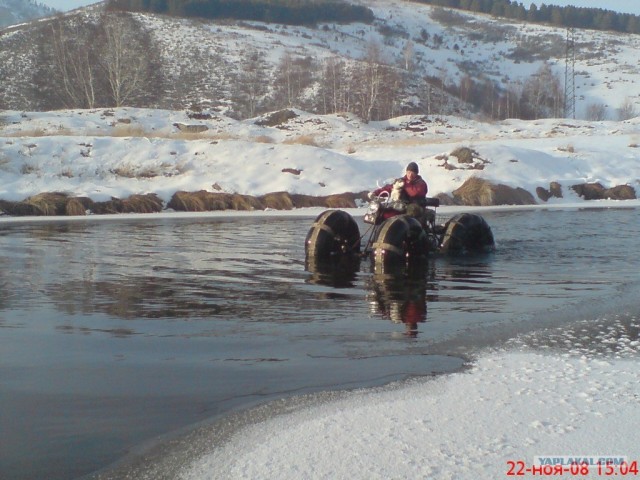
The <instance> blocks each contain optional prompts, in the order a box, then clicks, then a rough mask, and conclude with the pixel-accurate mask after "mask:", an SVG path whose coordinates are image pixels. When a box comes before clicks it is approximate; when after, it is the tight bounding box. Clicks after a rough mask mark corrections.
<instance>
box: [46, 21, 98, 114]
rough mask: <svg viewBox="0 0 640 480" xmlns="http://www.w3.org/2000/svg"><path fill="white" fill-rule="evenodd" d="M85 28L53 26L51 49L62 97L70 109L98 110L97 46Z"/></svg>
mask: <svg viewBox="0 0 640 480" xmlns="http://www.w3.org/2000/svg"><path fill="white" fill-rule="evenodd" d="M90 38H91V35H87V30H86V29H85V28H83V29H81V28H79V27H78V26H77V25H71V26H69V25H65V23H63V22H61V21H60V22H54V23H52V24H51V48H52V49H53V61H54V65H53V67H54V69H55V72H54V73H56V74H57V75H56V76H57V78H58V80H59V86H58V88H59V89H60V94H61V96H62V98H63V102H64V104H65V106H67V107H70V108H94V107H95V106H96V92H97V83H98V79H99V78H100V77H99V75H97V72H96V65H97V58H96V54H95V47H94V45H93V44H92V43H91V41H90Z"/></svg>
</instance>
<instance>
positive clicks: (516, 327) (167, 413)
mask: <svg viewBox="0 0 640 480" xmlns="http://www.w3.org/2000/svg"><path fill="white" fill-rule="evenodd" d="M483 215H484V216H485V218H486V219H487V221H488V222H489V224H490V225H491V226H492V228H493V231H494V235H495V237H496V239H497V243H498V248H497V251H496V253H495V254H492V255H488V256H483V257H477V258H466V259H464V258H463V259H444V258H438V259H433V260H431V261H429V262H428V264H427V265H425V266H424V267H423V268H422V269H420V270H418V271H417V272H415V273H413V274H412V275H410V276H400V277H398V276H385V275H377V274H374V273H373V272H372V271H371V268H370V266H369V264H368V263H367V262H364V261H363V262H362V263H361V264H360V266H359V268H358V270H357V271H352V272H350V273H348V274H340V273H339V272H329V273H328V274H320V273H317V272H309V271H306V270H305V262H304V245H303V241H304V237H305V234H306V231H307V229H308V228H309V226H310V224H311V222H312V219H313V218H312V217H306V218H302V217H280V216H274V217H262V216H258V217H235V218H232V217H196V218H184V217H175V218H173V217H171V218H153V217H144V218H142V219H137V220H130V219H117V218H116V219H113V220H111V219H109V220H104V219H103V220H99V221H95V220H86V221H85V220H82V221H64V220H59V221H53V222H21V223H6V222H5V223H0V262H1V265H2V269H1V270H0V406H1V410H0V431H1V435H0V478H2V479H44V478H47V479H50V480H56V479H72V478H78V477H81V476H83V475H87V474H89V473H91V472H95V471H97V470H100V469H104V468H105V467H107V466H109V465H110V464H112V463H113V462H115V461H117V460H119V459H121V458H122V457H124V456H125V455H127V454H128V453H130V452H131V451H132V449H134V448H136V447H137V446H139V445H141V444H144V443H146V442H149V441H152V440H153V439H156V438H158V437H159V436H160V435H164V434H170V433H171V432H176V431H179V430H180V429H184V428H185V427H188V426H189V425H193V424H195V423H197V422H202V421H205V420H207V419H211V418H215V417H216V416H219V415H221V414H227V413H229V412H230V411H232V410H234V409H237V408H239V407H247V406H251V405H256V404H259V403H262V402H265V401H268V400H270V399H275V398H283V397H289V396H293V395H297V394H302V393H309V392H316V391H321V390H326V389H343V388H353V387H361V386H373V385H381V384H385V383H387V382H390V381H393V380H397V379H401V378H404V377H406V376H409V375H429V374H434V373H441V372H450V371H455V370H457V369H460V368H461V367H462V366H463V365H464V363H465V358H466V356H467V355H468V354H469V353H470V352H472V351H473V350H474V349H475V348H477V347H478V346H482V345H486V344H495V343H499V342H501V341H503V340H504V339H506V338H509V337H510V336H512V335H515V334H517V333H519V332H526V331H529V330H532V329H536V328H539V327H541V326H545V325H559V324H564V323H568V322H571V321H574V320H583V319H585V318H587V319H589V318H594V319H595V318H597V317H606V316H607V315H610V314H612V313H620V312H624V311H629V310H634V309H635V311H637V310H638V308H639V305H638V304H639V302H638V300H637V299H636V298H635V297H636V292H637V291H638V286H639V284H640V278H639V275H638V270H639V269H638V267H639V266H640V261H639V260H638V259H639V256H638V247H637V242H638V238H640V209H637V208H619V209H580V210H577V209H557V210H524V211H514V210H507V211H494V212H486V213H483ZM361 227H362V231H363V232H364V230H365V227H364V225H363V224H361Z"/></svg>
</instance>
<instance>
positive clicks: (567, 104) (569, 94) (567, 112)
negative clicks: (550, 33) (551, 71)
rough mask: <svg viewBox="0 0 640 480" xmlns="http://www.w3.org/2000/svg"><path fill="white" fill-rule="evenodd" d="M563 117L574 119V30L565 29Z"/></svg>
mask: <svg viewBox="0 0 640 480" xmlns="http://www.w3.org/2000/svg"><path fill="white" fill-rule="evenodd" d="M564 66H565V68H564V116H565V118H573V119H575V118H576V42H575V30H574V29H573V28H567V46H566V54H565V59H564Z"/></svg>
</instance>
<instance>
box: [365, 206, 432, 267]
mask: <svg viewBox="0 0 640 480" xmlns="http://www.w3.org/2000/svg"><path fill="white" fill-rule="evenodd" d="M371 246H372V249H373V260H374V262H375V264H376V265H377V266H381V267H382V266H384V267H385V268H388V267H389V266H404V265H406V264H407V263H408V262H410V261H411V260H414V259H417V258H419V257H424V256H425V255H427V253H428V252H429V248H428V241H427V235H426V234H425V232H424V229H423V228H422V225H420V222H419V221H418V220H416V219H415V218H413V217H410V216H407V215H398V216H396V217H392V218H390V219H388V220H386V221H385V222H384V223H383V224H382V226H381V227H380V228H379V229H378V231H377V233H376V236H375V238H374V240H373V243H372V245H371Z"/></svg>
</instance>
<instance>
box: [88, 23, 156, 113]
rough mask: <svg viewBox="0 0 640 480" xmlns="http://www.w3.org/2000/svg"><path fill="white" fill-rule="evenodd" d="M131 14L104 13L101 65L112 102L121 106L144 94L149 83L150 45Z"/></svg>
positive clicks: (113, 104)
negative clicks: (134, 23)
mask: <svg viewBox="0 0 640 480" xmlns="http://www.w3.org/2000/svg"><path fill="white" fill-rule="evenodd" d="M132 23H133V22H132V20H131V18H130V17H128V16H123V15H116V14H110V15H106V16H105V17H103V20H102V30H103V34H104V44H103V48H101V55H100V65H101V66H102V69H103V70H104V72H105V76H106V79H107V81H108V85H109V96H110V97H111V100H112V106H114V107H121V106H123V105H126V104H128V103H129V102H130V101H131V100H133V99H135V98H137V97H141V96H143V95H144V94H145V93H146V91H147V90H148V87H149V81H148V80H149V79H150V72H149V66H150V59H149V54H148V53H149V50H150V49H149V48H144V47H145V45H144V43H145V42H144V39H143V38H141V37H142V35H141V34H140V32H138V30H137V29H136V28H135V27H134V25H132Z"/></svg>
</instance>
